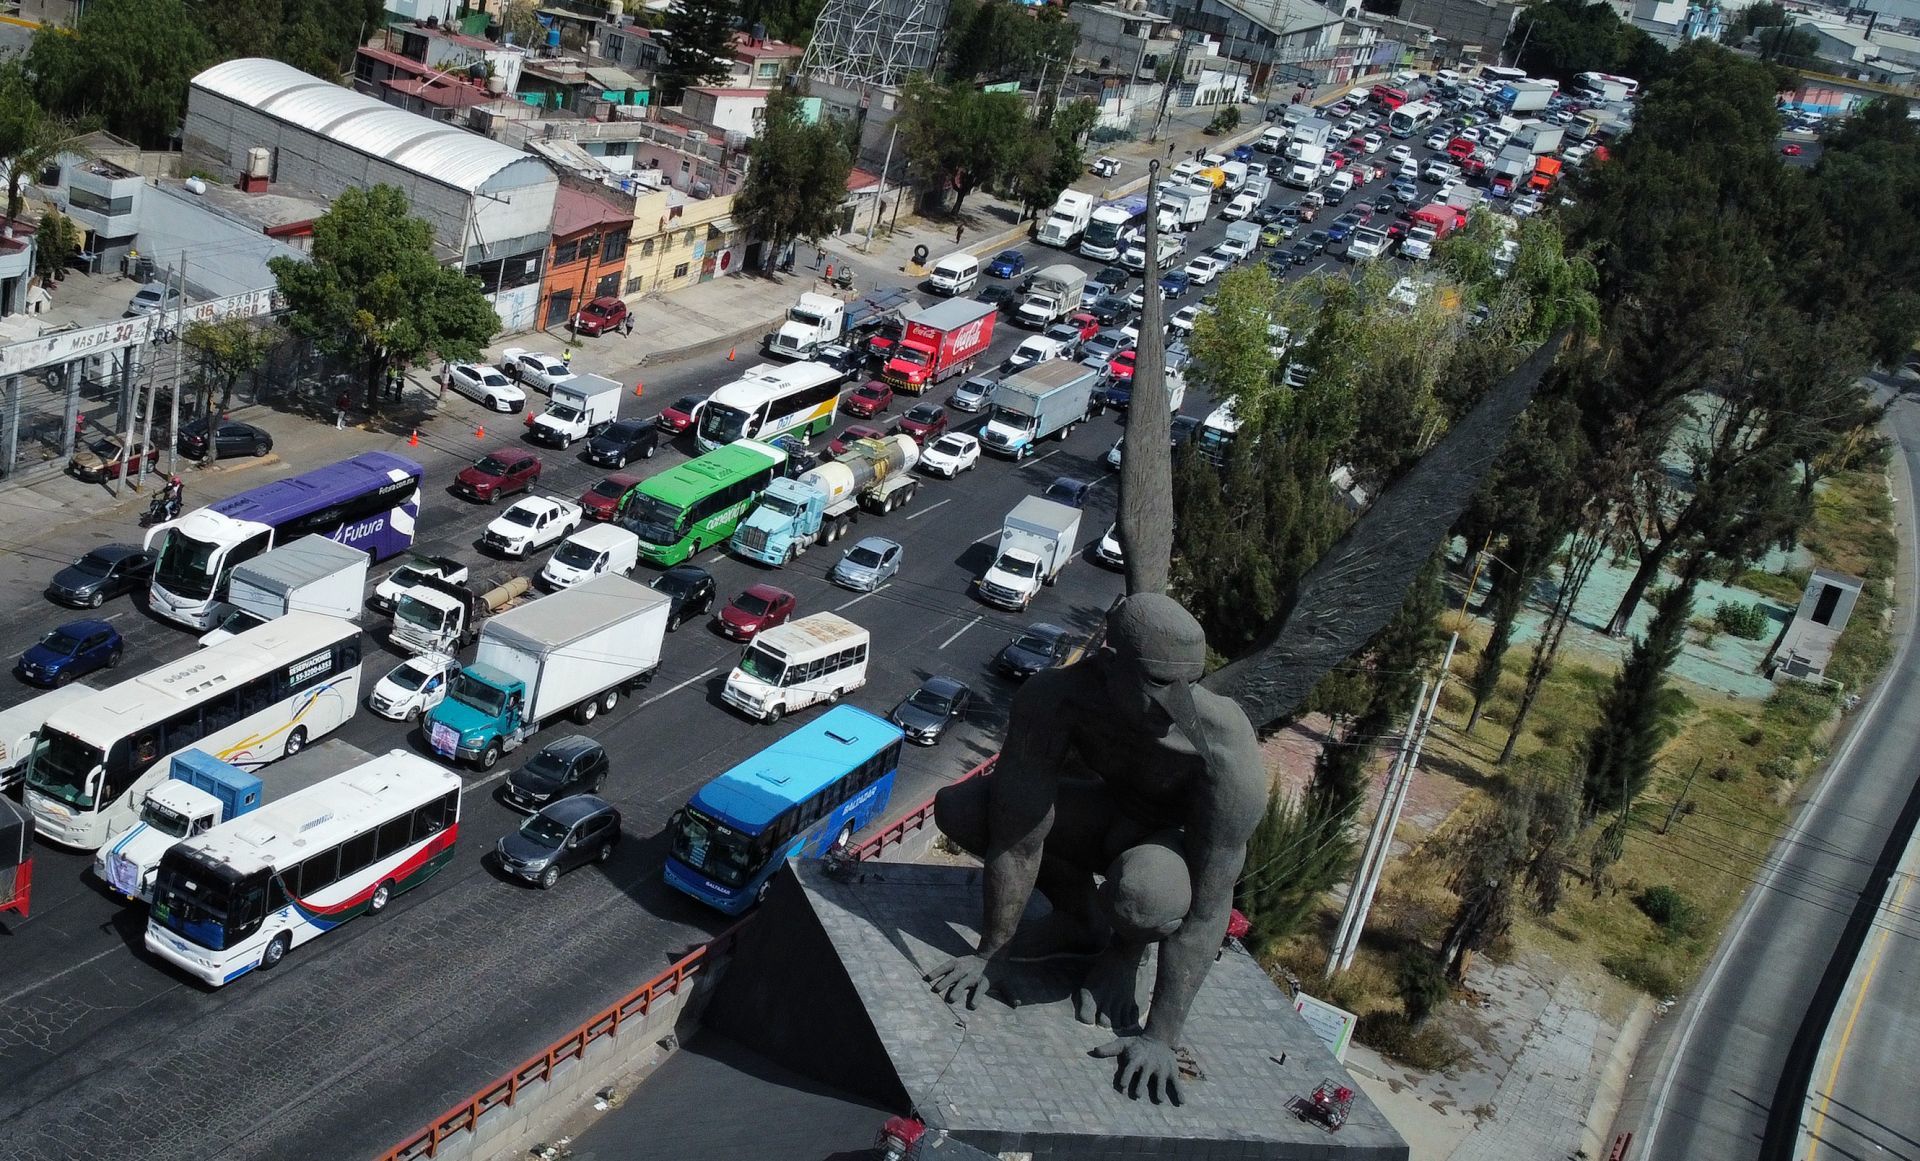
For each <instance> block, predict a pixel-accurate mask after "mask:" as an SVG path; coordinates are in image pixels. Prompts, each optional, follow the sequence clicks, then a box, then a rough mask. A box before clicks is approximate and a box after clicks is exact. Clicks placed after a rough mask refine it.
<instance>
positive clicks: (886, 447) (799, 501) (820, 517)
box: [732, 435, 920, 568]
mask: <svg viewBox="0 0 1920 1161" xmlns="http://www.w3.org/2000/svg"><path fill="white" fill-rule="evenodd" d="M919 460H920V445H919V444H916V443H915V442H913V437H911V436H906V435H889V436H886V437H884V438H882V439H862V440H856V441H854V443H853V446H851V447H849V448H848V449H847V450H846V452H845V453H843V454H841V455H840V456H838V457H836V458H834V459H831V460H829V461H827V462H826V463H824V464H821V465H820V466H819V467H817V468H814V469H812V470H811V471H808V472H805V473H802V474H801V475H800V477H799V478H798V479H792V480H775V481H773V482H772V483H770V484H768V485H767V490H766V491H764V492H762V493H760V505H759V507H757V508H755V509H754V510H753V511H752V512H751V513H750V514H749V515H748V516H747V518H746V519H745V520H742V521H741V522H740V526H739V527H738V528H737V529H735V530H734V533H733V542H732V543H733V550H734V551H735V552H737V553H739V554H740V555H741V556H744V557H746V558H747V559H748V560H757V561H759V562H760V563H761V564H770V565H773V566H774V567H776V568H778V567H779V566H781V565H783V564H786V563H787V562H788V561H790V560H792V559H793V558H794V557H796V556H799V555H800V554H801V553H803V552H805V551H806V550H807V549H808V548H810V547H811V546H813V545H815V544H826V543H828V542H830V541H834V540H838V539H840V537H841V536H843V535H845V534H846V530H847V527H848V526H849V525H851V524H852V523H853V522H854V519H855V517H856V514H857V512H858V510H859V509H861V508H865V509H867V510H868V511H869V512H880V513H886V512H891V511H893V510H894V509H895V508H899V507H902V506H904V505H906V504H907V503H908V502H909V501H911V500H912V499H913V494H914V492H915V491H916V490H917V489H918V488H919V486H920V481H919V480H917V479H915V478H914V477H913V476H912V475H910V474H909V473H911V472H912V470H913V465H914V464H916V463H918V462H919Z"/></svg>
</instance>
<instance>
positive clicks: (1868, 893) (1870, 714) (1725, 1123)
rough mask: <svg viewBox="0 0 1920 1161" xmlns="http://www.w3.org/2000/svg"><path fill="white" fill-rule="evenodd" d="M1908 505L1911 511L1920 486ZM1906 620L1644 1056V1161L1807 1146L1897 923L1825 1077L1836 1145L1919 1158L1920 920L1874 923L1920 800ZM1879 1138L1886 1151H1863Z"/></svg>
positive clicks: (1910, 429)
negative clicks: (1851, 979)
mask: <svg viewBox="0 0 1920 1161" xmlns="http://www.w3.org/2000/svg"><path fill="white" fill-rule="evenodd" d="M1914 406H1915V405H1914V404H1913V403H1911V402H1904V401H1903V402H1901V403H1898V404H1896V405H1895V407H1894V409H1893V411H1892V412H1891V413H1890V415H1889V417H1888V427H1889V428H1890V430H1891V431H1892V433H1893V435H1894V436H1895V438H1896V439H1897V441H1898V450H1899V454H1900V456H1901V458H1902V460H1903V461H1904V463H1905V470H1906V474H1907V476H1908V478H1909V479H1912V478H1914V477H1915V476H1920V413H1916V412H1915V410H1914ZM1900 499H1901V500H1902V505H1901V506H1902V508H1905V507H1908V506H1910V504H1911V501H1912V493H1911V490H1910V488H1909V489H1907V490H1906V491H1905V494H1903V495H1902V496H1901V497H1900ZM1910 527H1911V525H1909V529H1910ZM1904 531H1906V530H1903V532H1904ZM1901 547H1902V552H1903V554H1904V555H1905V556H1906V561H1905V562H1904V563H1903V572H1904V574H1905V575H1904V576H1903V578H1902V579H1903V581H1904V583H1905V585H1906V593H1905V594H1903V596H1904V595H1906V594H1910V593H1911V591H1912V589H1911V585H1912V580H1913V577H1914V576H1915V574H1916V571H1920V569H1916V567H1915V566H1916V561H1915V557H1914V555H1913V554H1914V552H1915V546H1914V542H1913V539H1912V537H1911V536H1910V535H1903V543H1902V546H1901ZM1899 616H1900V621H1899V623H1898V625H1897V626H1896V628H1897V632H1898V634H1899V636H1898V640H1899V642H1900V645H1899V652H1898V655H1897V656H1896V657H1895V659H1894V663H1893V665H1892V667H1891V668H1890V669H1889V671H1888V674H1887V677H1886V679H1885V680H1884V681H1883V682H1882V684H1881V685H1880V686H1879V687H1878V688H1877V689H1876V690H1875V691H1874V692H1873V693H1872V694H1871V695H1870V696H1869V697H1868V699H1867V701H1865V702H1864V703H1863V704H1862V705H1861V706H1860V707H1859V708H1858V709H1857V710H1856V711H1855V712H1854V714H1853V716H1852V720H1851V721H1850V722H1849V728H1848V731H1847V733H1846V735H1845V736H1844V738H1843V739H1842V740H1841V742H1840V744H1839V749H1838V750H1837V751H1836V753H1835V756H1834V760H1833V762H1832V765H1831V766H1830V768H1829V770H1828V772H1827V774H1826V776H1825V778H1824V779H1823V780H1822V781H1821V782H1820V783H1819V784H1818V786H1817V788H1816V789H1815V790H1814V792H1813V795H1812V797H1811V799H1810V800H1809V801H1808V802H1807V803H1806V805H1805V807H1804V808H1803V809H1802V810H1801V812H1800V814H1799V815H1798V817H1797V818H1796V819H1795V820H1794V824H1793V827H1792V829H1791V830H1789V832H1788V833H1787V835H1786V837H1785V838H1784V839H1783V840H1781V842H1780V843H1779V844H1778V845H1777V846H1776V847H1775V849H1774V851H1773V853H1772V854H1771V855H1770V856H1769V857H1768V859H1767V862H1766V865H1765V867H1764V868H1763V870H1762V871H1761V874H1760V878H1759V881H1758V883H1757V885H1756V887H1755V888H1754V889H1753V890H1752V891H1751V892H1750V893H1749V895H1748V899H1747V902H1746V903H1745V905H1744V906H1743V907H1742V908H1741V910H1740V911H1739V913H1738V914H1737V915H1736V916H1735V919H1734V924H1733V927H1732V928H1731V930H1730V931H1729V933H1728V935H1727V937H1726V939H1725V940H1724V941H1723V942H1722V944H1721V947H1720V950H1719V953H1718V954H1717V955H1716V956H1715V958H1714V960H1713V962H1712V964H1711V965H1710V966H1709V967H1708V969H1707V973H1706V975H1705V976H1704V977H1703V978H1702V980H1701V981H1700V983H1699V985H1698V986H1697V987H1696V988H1695V989H1694V991H1693V993H1692V994H1691V995H1690V996H1689V997H1688V999H1687V1001H1686V1003H1685V1004H1684V1005H1683V1006H1681V1007H1680V1008H1678V1009H1676V1010H1675V1011H1674V1012H1673V1013H1672V1014H1670V1015H1669V1016H1668V1017H1667V1018H1666V1020H1665V1021H1664V1022H1663V1023H1662V1025H1661V1028H1660V1030H1659V1032H1658V1034H1657V1038H1656V1040H1654V1041H1653V1042H1650V1044H1649V1046H1648V1050H1647V1051H1646V1052H1645V1053H1643V1055H1642V1061H1643V1065H1642V1068H1641V1071H1642V1072H1643V1073H1644V1074H1645V1079H1644V1081H1642V1082H1641V1084H1640V1085H1639V1086H1638V1089H1639V1091H1637V1092H1635V1091H1630V1092H1629V1104H1628V1106H1627V1107H1628V1110H1629V1113H1630V1114H1632V1115H1629V1116H1626V1117H1623V1119H1622V1122H1621V1125H1620V1129H1621V1131H1632V1132H1633V1133H1634V1134H1635V1137H1636V1139H1635V1141H1634V1143H1633V1149H1632V1152H1631V1154H1630V1156H1632V1157H1634V1158H1652V1159H1654V1161H1664V1159H1666V1158H1685V1159H1687V1161H1720V1159H1725V1161H1735V1159H1739V1161H1747V1159H1750V1158H1753V1157H1756V1156H1760V1157H1781V1158H1786V1157H1792V1156H1795V1152H1794V1149H1795V1142H1796V1140H1797V1139H1798V1137H1799V1122H1800V1117H1801V1111H1802V1100H1803V1098H1804V1097H1805V1096H1806V1093H1807V1089H1806V1084H1807V1081H1808V1078H1809V1074H1810V1073H1811V1072H1812V1067H1811V1066H1812V1062H1813V1059H1814V1054H1815V1053H1816V1052H1817V1051H1818V1049H1819V1046H1820V1042H1821V1039H1822V1037H1823V1036H1824V1035H1826V1034H1827V1033H1828V1028H1829V1017H1830V1016H1831V1014H1832V1012H1833V1009H1834V1006H1835V1002H1836V1000H1837V998H1838V995H1839V990H1840V985H1841V984H1843V983H1844V981H1845V980H1846V978H1847V976H1848V974H1849V973H1850V972H1851V971H1852V970H1853V968H1854V964H1855V958H1856V955H1857V954H1858V952H1859V950H1860V946H1861V940H1862V937H1865V942H1866V943H1867V945H1868V946H1869V947H1871V946H1872V945H1873V944H1874V943H1875V942H1876V940H1877V939H1878V938H1879V937H1880V935H1881V934H1882V932H1883V931H1884V934H1885V935H1886V936H1887V937H1888V938H1889V939H1890V941H1891V944H1892V946H1891V949H1890V951H1889V953H1888V954H1889V955H1890V957H1891V962H1890V966H1891V967H1892V971H1891V972H1890V973H1889V976H1888V977H1887V981H1886V986H1887V987H1891V988H1893V989H1894V990H1893V991H1891V992H1888V991H1884V990H1883V991H1879V992H1872V993H1869V996H1868V999H1869V1001H1870V1003H1871V1005H1872V1006H1871V1008H1870V1011H1871V1012H1872V1013H1873V1014H1874V1015H1873V1017H1872V1018H1870V1019H1868V1020H1867V1021H1866V1022H1865V1023H1856V1025H1855V1030H1854V1033H1853V1047H1852V1050H1851V1052H1850V1053H1848V1054H1847V1055H1846V1056H1845V1058H1844V1059H1843V1061H1842V1063H1843V1065H1844V1067H1843V1068H1842V1070H1841V1074H1840V1075H1841V1082H1840V1085H1839V1087H1837V1088H1834V1089H1831V1090H1829V1088H1828V1085H1829V1082H1830V1077H1829V1076H1828V1075H1827V1074H1826V1073H1824V1072H1823V1073H1821V1074H1820V1075H1818V1076H1813V1077H1811V1079H1812V1083H1813V1085H1814V1089H1815V1100H1816V1103H1817V1102H1818V1098H1819V1096H1820V1095H1821V1094H1822V1093H1826V1092H1829V1091H1831V1093H1832V1098H1831V1100H1830V1101H1829V1102H1828V1104H1829V1121H1828V1125H1827V1127H1826V1130H1825V1131H1826V1135H1827V1136H1828V1138H1829V1141H1828V1144H1827V1145H1826V1146H1825V1147H1823V1148H1821V1149H1820V1155H1822V1156H1828V1157H1833V1158H1871V1157H1881V1156H1887V1157H1912V1156H1915V1155H1916V1154H1920V1149H1917V1148H1916V1146H1915V1142H1916V1141H1920V1108H1916V1106H1915V1104H1914V1102H1913V1095H1912V1094H1913V1092H1914V1089H1915V1077H1914V1072H1915V1069H1916V1064H1915V1061H1916V1059H1920V1057H1916V1054H1915V1051H1914V1044H1915V1042H1916V1039H1915V1035H1914V1033H1915V1028H1914V1024H1913V1020H1914V1006H1913V978H1914V977H1913V975H1912V968H1911V962H1910V961H1911V951H1912V949H1913V946H1914V944H1915V942H1916V938H1917V937H1920V917H1916V914H1915V908H1914V905H1913V903H1912V901H1911V899H1910V898H1909V900H1908V902H1907V904H1906V907H1905V910H1904V911H1902V912H1900V913H1898V914H1897V915H1896V916H1895V918H1894V919H1893V920H1892V921H1891V922H1888V921H1887V920H1886V919H1885V917H1882V918H1880V919H1878V920H1876V919H1875V913H1876V910H1877V908H1878V907H1879V904H1880V900H1881V895H1882V889H1883V888H1884V885H1885V881H1886V872H1887V871H1888V870H1889V869H1890V868H1891V866H1892V865H1893V863H1894V862H1896V861H1897V860H1898V859H1899V857H1900V854H1901V851H1902V850H1903V849H1904V847H1905V845H1906V835H1907V833H1908V832H1909V831H1910V828H1911V826H1912V820H1911V809H1912V806H1913V804H1914V803H1915V801H1916V799H1917V798H1920V774H1917V772H1916V768H1915V766H1914V762H1913V755H1914V754H1915V752H1916V750H1920V653H1916V652H1915V651H1914V649H1913V642H1914V634H1915V629H1914V617H1913V608H1912V605H1911V602H1910V601H1906V600H1903V601H1902V602H1901V612H1900V614H1899ZM1903 981H1904V985H1905V986H1904V990H1902V989H1901V983H1902V982H1903ZM1847 1017H1848V1013H1846V1012H1842V1013H1841V1018H1842V1019H1843V1020H1844V1019H1846V1018H1847ZM1645 1062H1651V1063H1652V1064H1653V1066H1654V1067H1652V1068H1651V1069H1648V1068H1647V1067H1646V1063H1645ZM1900 1076H1905V1077H1906V1079H1907V1083H1904V1084H1902V1083H1900V1081H1899V1079H1898V1078H1899V1077H1900ZM1636 1109H1637V1110H1638V1111H1637V1113H1634V1112H1633V1110H1636ZM1863 1141H1871V1142H1872V1144H1873V1146H1875V1147H1867V1148H1862V1147H1859V1146H1860V1143H1861V1142H1863Z"/></svg>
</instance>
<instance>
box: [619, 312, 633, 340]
mask: <svg viewBox="0 0 1920 1161" xmlns="http://www.w3.org/2000/svg"><path fill="white" fill-rule="evenodd" d="M620 333H621V335H623V336H624V337H626V338H629V339H630V338H632V337H633V316H632V315H628V316H627V318H626V321H625V322H623V323H621V324H620Z"/></svg>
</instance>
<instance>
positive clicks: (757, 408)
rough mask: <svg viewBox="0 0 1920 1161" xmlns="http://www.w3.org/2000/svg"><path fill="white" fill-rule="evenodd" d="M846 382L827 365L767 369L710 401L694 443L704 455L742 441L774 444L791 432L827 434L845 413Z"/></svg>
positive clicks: (806, 435)
mask: <svg viewBox="0 0 1920 1161" xmlns="http://www.w3.org/2000/svg"><path fill="white" fill-rule="evenodd" d="M846 387H847V376H846V373H845V372H844V371H841V370H840V369H839V368H837V367H830V366H828V365H827V364H825V363H787V364H784V365H782V364H777V363H764V364H762V365H760V366H758V367H755V368H754V369H753V370H751V371H748V372H747V373H746V375H745V376H743V377H742V378H740V379H739V380H737V381H735V382H732V383H729V384H727V385H726V386H725V387H722V388H720V390H718V391H715V392H714V393H713V395H712V396H711V397H710V398H708V400H707V405H706V406H705V407H704V408H702V409H701V412H700V426H699V428H698V429H697V431H696V433H695V436H694V439H695V442H696V443H698V444H699V445H700V450H701V451H703V452H708V451H712V450H714V449H715V448H719V447H725V446H726V445H727V444H730V443H732V442H734V441H735V440H740V439H757V440H760V441H761V442H763V443H766V442H770V441H772V440H773V439H774V437H776V436H780V435H785V434H786V433H788V432H792V433H793V434H794V435H796V436H798V437H799V438H801V439H812V438H813V437H814V436H816V435H821V434H824V433H825V432H826V430H827V428H828V427H831V426H832V425H833V417H834V414H835V413H836V412H838V411H839V410H840V395H841V393H842V392H844V391H845V390H846Z"/></svg>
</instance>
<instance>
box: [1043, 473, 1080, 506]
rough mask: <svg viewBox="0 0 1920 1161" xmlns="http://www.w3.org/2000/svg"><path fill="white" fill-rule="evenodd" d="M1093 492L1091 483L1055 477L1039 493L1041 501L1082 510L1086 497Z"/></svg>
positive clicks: (1066, 477) (1068, 477)
mask: <svg viewBox="0 0 1920 1161" xmlns="http://www.w3.org/2000/svg"><path fill="white" fill-rule="evenodd" d="M1092 492H1093V481H1091V480H1076V479H1074V478H1073V477H1072V476H1057V477H1055V478H1054V481H1053V483H1051V484H1048V485H1047V490H1046V491H1044V492H1042V493H1040V497H1041V499H1043V500H1052V501H1053V502H1054V503H1056V504H1065V505H1066V506H1067V507H1069V508H1083V507H1085V506H1086V503H1087V497H1088V496H1089V495H1091V494H1092Z"/></svg>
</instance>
